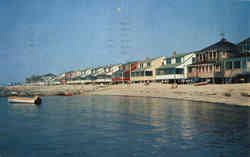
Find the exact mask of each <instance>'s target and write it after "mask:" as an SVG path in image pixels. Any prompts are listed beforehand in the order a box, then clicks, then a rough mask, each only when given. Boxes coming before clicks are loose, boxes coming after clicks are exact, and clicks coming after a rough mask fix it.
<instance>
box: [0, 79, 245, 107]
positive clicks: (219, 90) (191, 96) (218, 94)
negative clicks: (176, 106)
mask: <svg viewBox="0 0 250 157" xmlns="http://www.w3.org/2000/svg"><path fill="white" fill-rule="evenodd" d="M63 93H66V94H67V93H70V94H72V95H112V96H137V97H157V98H173V99H183V100H192V101H203V102H213V103H224V104H233V105H242V106H250V84H249V83H248V84H226V85H222V84H209V85H204V86H193V85H178V87H177V88H172V85H169V84H160V83H151V84H149V85H144V84H130V85H129V84H120V85H109V86H104V85H103V86H95V85H57V86H9V87H5V88H2V89H1V90H0V96H10V95H17V96H34V95H39V96H54V95H61V94H63Z"/></svg>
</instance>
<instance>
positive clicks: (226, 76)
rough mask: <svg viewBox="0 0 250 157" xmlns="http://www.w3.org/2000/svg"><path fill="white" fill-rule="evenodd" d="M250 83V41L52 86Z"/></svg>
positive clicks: (97, 71)
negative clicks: (147, 83) (145, 83)
mask: <svg viewBox="0 0 250 157" xmlns="http://www.w3.org/2000/svg"><path fill="white" fill-rule="evenodd" d="M197 80H199V81H207V80H209V81H211V82H214V83H226V82H235V81H242V82H250V38H248V39H246V40H244V41H242V42H240V43H239V44H238V45H236V44H233V43H231V42H229V41H227V40H226V39H224V38H223V39H222V40H220V41H219V42H217V43H215V44H212V45H210V46H208V47H206V48H204V49H201V50H199V51H194V52H188V53H181V54H180V53H176V52H174V53H173V55H172V56H170V57H163V56H161V57H156V58H148V57H147V58H146V59H145V60H141V61H131V62H128V63H125V64H116V65H108V66H100V67H96V68H86V69H83V70H75V71H70V72H65V73H61V74H59V75H57V76H56V77H55V78H54V80H53V81H50V83H49V84H117V83H139V82H165V83H173V82H177V83H185V82H191V81H197Z"/></svg>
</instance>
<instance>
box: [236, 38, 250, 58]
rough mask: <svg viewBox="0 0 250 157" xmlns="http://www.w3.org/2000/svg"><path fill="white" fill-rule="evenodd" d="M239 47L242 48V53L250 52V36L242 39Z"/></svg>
mask: <svg viewBox="0 0 250 157" xmlns="http://www.w3.org/2000/svg"><path fill="white" fill-rule="evenodd" d="M238 47H239V48H240V51H241V52H242V53H244V54H245V55H246V54H248V55H249V54H250V38H247V39H245V40H243V41H241V42H240V43H239V44H238Z"/></svg>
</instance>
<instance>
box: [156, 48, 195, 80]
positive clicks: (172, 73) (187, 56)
mask: <svg viewBox="0 0 250 157" xmlns="http://www.w3.org/2000/svg"><path fill="white" fill-rule="evenodd" d="M195 57H196V53H195V52H190V53H184V54H176V52H174V54H173V56H171V57H168V58H165V59H164V61H163V63H162V66H161V67H159V68H157V69H156V81H167V82H169V83H171V82H174V81H177V82H179V81H183V80H186V79H187V73H188V67H187V66H188V65H190V64H192V63H193V62H194V61H195Z"/></svg>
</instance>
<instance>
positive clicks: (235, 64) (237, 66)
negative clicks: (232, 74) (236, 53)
mask: <svg viewBox="0 0 250 157" xmlns="http://www.w3.org/2000/svg"><path fill="white" fill-rule="evenodd" d="M234 69H240V61H235V62H234Z"/></svg>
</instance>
